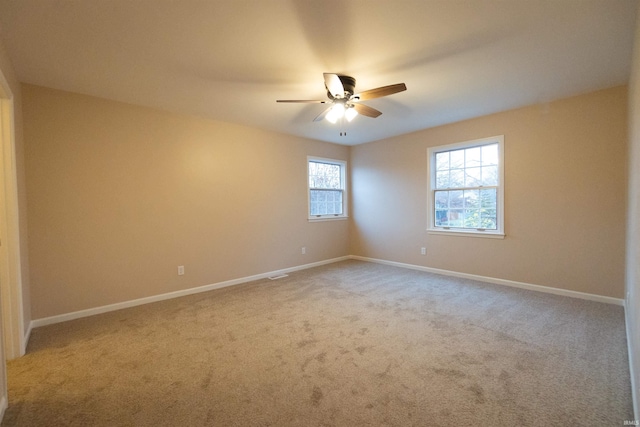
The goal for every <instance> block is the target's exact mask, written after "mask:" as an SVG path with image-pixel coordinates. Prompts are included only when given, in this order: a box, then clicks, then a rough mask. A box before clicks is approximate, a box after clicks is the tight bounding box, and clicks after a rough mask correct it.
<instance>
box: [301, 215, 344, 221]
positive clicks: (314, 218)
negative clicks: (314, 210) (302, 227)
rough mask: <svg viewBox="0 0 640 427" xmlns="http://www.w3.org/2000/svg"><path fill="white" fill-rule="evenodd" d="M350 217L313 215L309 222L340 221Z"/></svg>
mask: <svg viewBox="0 0 640 427" xmlns="http://www.w3.org/2000/svg"><path fill="white" fill-rule="evenodd" d="M345 219H349V217H348V216H345V215H340V216H320V217H318V216H311V217H309V218H308V220H309V222H321V221H340V220H345Z"/></svg>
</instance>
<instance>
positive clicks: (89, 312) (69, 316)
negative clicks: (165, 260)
mask: <svg viewBox="0 0 640 427" xmlns="http://www.w3.org/2000/svg"><path fill="white" fill-rule="evenodd" d="M347 259H349V256H343V257H339V258H332V259H328V260H324V261H318V262H313V263H310V264H304V265H299V266H296V267H290V268H285V269H282V270H276V271H270V272H268V273H262V274H256V275H254V276H247V277H242V278H239V279H233V280H226V281H224V282H219V283H213V284H211V285H205V286H199V287H197V288H190V289H184V290H181V291H175V292H169V293H166V294H160V295H154V296H151V297H145V298H139V299H135V300H131V301H123V302H119V303H115V304H110V305H103V306H101V307H95V308H89V309H86V310H80V311H74V312H72V313H66V314H60V315H56V316H50V317H44V318H42V319H35V320H32V321H31V323H30V325H29V328H30V329H29V333H30V332H31V328H37V327H40V326H46V325H52V324H54V323H60V322H66V321H68V320H74V319H80V318H82V317H89V316H94V315H96V314H102V313H107V312H110V311H116V310H121V309H123V308H129V307H135V306H138V305H143V304H149V303H152V302H158V301H164V300H168V299H172V298H179V297H183V296H187V295H193V294H197V293H201V292H207V291H212V290H214V289H220V288H225V287H227V286H233V285H239V284H241V283H247V282H251V281H254V280H261V279H266V278H268V277H272V276H279V275H281V274H287V273H291V272H293V271H299V270H305V269H308V268H313V267H318V266H321V265H325V264H331V263H334V262H339V261H345V260H347Z"/></svg>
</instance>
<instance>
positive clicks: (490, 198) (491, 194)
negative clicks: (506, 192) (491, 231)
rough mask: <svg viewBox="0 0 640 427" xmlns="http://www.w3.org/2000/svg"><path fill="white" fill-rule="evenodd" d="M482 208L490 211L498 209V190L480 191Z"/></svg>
mask: <svg viewBox="0 0 640 427" xmlns="http://www.w3.org/2000/svg"><path fill="white" fill-rule="evenodd" d="M480 206H482V207H483V208H488V209H495V208H496V189H495V188H489V189H486V190H480Z"/></svg>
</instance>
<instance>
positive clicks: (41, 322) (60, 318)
mask: <svg viewBox="0 0 640 427" xmlns="http://www.w3.org/2000/svg"><path fill="white" fill-rule="evenodd" d="M347 259H355V260H360V261H366V262H374V263H378V264H387V265H392V266H396V267H402V268H409V269H412V270H420V271H426V272H429V273H436V274H442V275H445V276H453V277H461V278H465V279H471V280H477V281H480V282H487V283H493V284H498V285H505V286H511V287H515V288H521V289H528V290H532V291H538V292H545V293H550V294H556V295H562V296H568V297H572V298H580V299H586V300H591V301H597V302H604V303H607V304H616V305H624V300H623V299H620V298H612V297H606V296H601V295H594V294H588V293H584V292H577V291H570V290H566V289H558V288H551V287H547V286H540V285H533V284H529V283H523V282H515V281H512V280H505V279H497V278H493V277H485V276H478V275H475V274H467V273H458V272H455V271H449V270H441V269H437V268H430V267H423V266H419V265H414V264H405V263H401V262H395V261H386V260H381V259H376V258H368V257H362V256H357V255H348V256H343V257H338V258H332V259H328V260H324V261H318V262H314V263H310V264H304V265H299V266H296V267H290V268H285V269H282V270H276V271H270V272H267V273H262V274H256V275H254V276H247V277H242V278H239V279H233V280H227V281H224V282H219V283H213V284H210V285H205V286H200V287H197V288H190V289H184V290H181V291H176V292H169V293H166V294H160V295H154V296H151V297H145V298H140V299H135V300H131V301H123V302H119V303H116V304H110V305H104V306H101V307H95V308H90V309H86V310H80V311H74V312H71V313H65V314H60V315H56V316H51V317H45V318H41V319H35V320H32V321H31V323H30V324H29V330H28V332H27V334H26V337H25V346H26V345H27V343H28V341H29V336H30V334H31V330H32V329H33V328H37V327H40V326H46V325H52V324H54V323H60V322H66V321H68V320H74V319H80V318H82V317H88V316H93V315H96V314H101V313H107V312H110V311H116V310H121V309H123V308H129V307H135V306H138V305H143V304H149V303H152V302H157V301H164V300H168V299H172V298H179V297H183V296H187V295H192V294H197V293H200V292H207V291H211V290H214V289H220V288H225V287H227V286H233V285H238V284H241V283H246V282H251V281H254V280H261V279H266V278H268V277H273V276H278V275H282V274H287V273H291V272H294V271H299V270H305V269H308V268H313V267H318V266H321V265H325V264H331V263H334V262H339V261H344V260H347Z"/></svg>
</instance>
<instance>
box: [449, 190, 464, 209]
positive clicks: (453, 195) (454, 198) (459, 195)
mask: <svg viewBox="0 0 640 427" xmlns="http://www.w3.org/2000/svg"><path fill="white" fill-rule="evenodd" d="M449 207H450V208H462V207H464V192H463V191H462V190H458V191H450V192H449Z"/></svg>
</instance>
